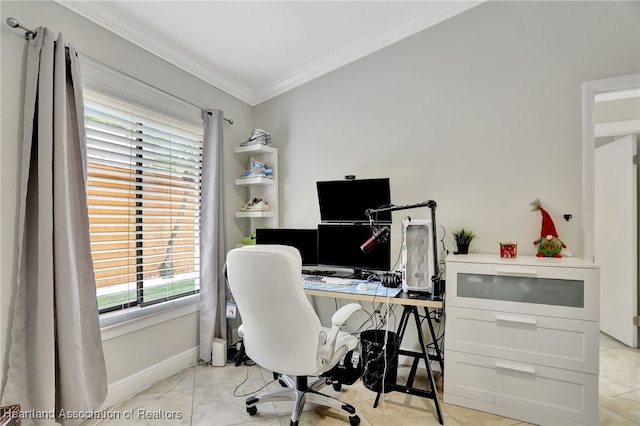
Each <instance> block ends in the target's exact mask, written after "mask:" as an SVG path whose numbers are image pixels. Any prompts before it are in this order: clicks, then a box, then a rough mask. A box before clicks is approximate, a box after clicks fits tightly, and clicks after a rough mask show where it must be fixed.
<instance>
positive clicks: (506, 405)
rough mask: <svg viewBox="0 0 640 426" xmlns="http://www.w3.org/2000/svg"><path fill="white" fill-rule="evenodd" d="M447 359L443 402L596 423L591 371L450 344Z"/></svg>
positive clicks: (545, 419)
mask: <svg viewBox="0 0 640 426" xmlns="http://www.w3.org/2000/svg"><path fill="white" fill-rule="evenodd" d="M445 359H446V360H447V362H446V363H445V374H444V378H445V383H444V402H447V403H459V402H460V401H461V400H465V401H469V402H470V403H469V404H464V405H465V406H472V407H477V408H478V409H482V410H484V411H488V412H492V413H496V414H501V413H506V412H508V413H510V414H509V415H510V416H511V417H515V418H517V419H520V420H524V421H529V422H534V423H541V424H553V425H557V424H561V423H563V422H564V423H566V424H569V423H578V424H588V425H597V424H598V376H597V375H595V374H587V373H582V372H577V371H568V370H564V369H559V368H553V367H547V366H540V365H537V364H530V363H522V362H516V361H511V360H504V359H501V358H495V357H485V356H481V355H474V354H467V353H462V352H456V351H451V350H448V349H447V351H446V353H445ZM503 415H504V414H503ZM550 419H558V420H550ZM559 420H562V421H563V422H561V421H559Z"/></svg>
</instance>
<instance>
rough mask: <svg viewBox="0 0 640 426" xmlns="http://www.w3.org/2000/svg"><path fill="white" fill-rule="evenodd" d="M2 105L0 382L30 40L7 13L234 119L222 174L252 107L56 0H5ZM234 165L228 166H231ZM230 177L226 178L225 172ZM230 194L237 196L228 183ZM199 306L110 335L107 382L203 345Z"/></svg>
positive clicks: (234, 229) (231, 227) (230, 224)
mask: <svg viewBox="0 0 640 426" xmlns="http://www.w3.org/2000/svg"><path fill="white" fill-rule="evenodd" d="M0 8H1V9H0V12H1V16H2V24H1V25H0V27H1V31H2V32H1V35H2V41H1V48H2V63H1V71H2V108H1V114H2V115H1V124H2V129H1V136H2V139H1V140H2V143H1V144H0V158H1V159H0V164H1V169H0V177H1V181H0V187H1V188H2V206H1V210H0V213H1V221H0V222H1V224H0V232H1V236H0V240H1V243H0V244H1V255H0V259H1V260H0V265H1V270H0V274H1V275H0V277H1V278H0V279H1V283H2V286H1V290H0V357H1V360H2V368H1V369H0V381H1V382H2V384H4V380H3V379H2V378H3V377H4V375H5V373H6V368H7V351H8V349H7V348H8V344H9V339H10V337H9V335H10V332H9V330H10V324H11V318H12V315H13V311H12V304H13V298H14V295H15V277H16V273H17V271H16V267H15V265H16V261H17V241H16V235H17V232H16V228H17V214H18V210H17V205H18V197H19V187H20V182H19V168H20V164H21V155H22V151H21V141H22V127H21V123H22V108H23V96H24V93H23V89H24V77H23V75H24V69H25V58H26V47H27V42H26V41H25V40H24V33H23V32H22V31H17V30H13V29H10V28H9V27H8V26H7V25H6V24H5V23H4V20H5V19H6V18H7V17H9V16H12V17H15V18H17V19H18V20H19V21H20V22H21V23H22V24H23V25H25V26H27V27H30V28H35V27H38V26H46V27H48V28H49V29H51V30H52V31H55V32H58V31H61V32H62V33H63V34H64V36H65V40H66V42H68V43H71V44H73V46H74V47H75V48H76V49H77V50H78V51H79V52H81V53H83V54H84V55H86V56H89V57H91V58H94V59H96V60H98V61H100V62H102V63H105V64H108V65H109V66H111V67H113V68H115V69H117V70H120V71H122V72H125V73H127V74H130V75H132V76H134V77H136V78H138V79H140V80H143V81H146V82H148V83H150V84H152V85H154V86H157V87H162V88H163V89H164V90H166V91H168V92H170V93H173V94H175V95H176V96H179V97H181V98H183V99H186V100H188V101H190V102H192V103H194V104H196V105H201V106H203V107H205V108H216V109H222V110H223V111H224V112H225V116H227V117H230V118H233V119H234V120H235V124H234V125H233V126H230V125H225V128H224V132H225V139H226V140H227V141H229V142H228V143H227V144H225V149H224V157H225V167H226V170H225V180H227V181H232V179H233V178H234V177H235V176H236V175H238V174H239V173H240V169H241V165H240V164H239V163H238V162H237V161H235V159H234V158H233V153H232V152H233V146H234V145H237V143H239V142H240V141H241V140H244V139H245V138H246V137H247V136H248V135H249V134H250V132H251V129H252V128H253V119H252V108H251V107H250V106H249V105H247V104H245V103H243V102H241V101H239V100H237V99H235V98H233V97H231V96H229V95H227V94H226V93H224V92H222V91H220V90H218V89H217V88H214V87H213V86H211V85H209V84H206V83H204V82H202V81H201V80H198V79H196V78H195V77H193V76H191V75H189V74H187V73H186V72H183V71H181V70H180V69H178V68H176V67H175V66H173V65H171V64H169V63H167V62H165V61H163V60H161V59H159V58H157V57H155V56H153V55H151V54H149V53H147V52H145V51H143V50H142V49H140V48H138V47H136V46H134V45H133V44H131V43H129V42H127V41H125V40H123V39H121V38H120V37H118V36H116V35H114V34H113V33H110V32H108V31H106V30H104V29H102V28H100V27H98V26H96V25H95V24H93V23H91V22H89V21H87V20H85V19H84V18H81V17H79V16H78V15H76V14H75V13H72V12H70V11H69V10H67V9H66V8H64V7H62V6H60V5H58V4H56V3H55V2H53V1H42V2H36V1H21V2H12V1H4V0H3V1H2V2H0ZM226 165H229V166H226ZM227 176H228V177H227ZM228 187H229V188H230V189H229V190H228V193H227V194H226V197H237V196H238V195H237V194H236V192H235V190H234V189H233V188H232V186H231V185H228ZM232 211H233V208H232V206H230V208H229V212H228V214H227V217H228V218H229V220H228V221H227V226H226V228H227V232H228V233H229V234H230V235H231V238H233V239H238V238H239V237H240V236H241V235H242V234H243V233H245V232H246V229H245V226H246V225H245V224H244V223H239V224H238V223H236V222H235V221H234V219H233V214H232ZM197 325H198V313H197V312H196V313H191V314H188V315H185V316H182V317H179V318H176V319H174V320H172V321H167V322H163V323H161V324H158V325H154V326H151V327H148V328H145V329H144V330H141V331H139V332H136V333H134V334H130V335H123V336H119V337H114V338H112V339H109V340H108V341H106V342H105V343H104V347H105V357H106V362H107V374H108V381H109V384H110V385H111V384H113V383H115V382H118V381H120V382H121V381H122V380H123V379H126V377H128V376H130V375H134V374H136V373H138V372H139V371H141V370H143V369H145V368H148V367H151V366H153V365H157V364H159V363H162V361H164V360H166V359H169V358H171V357H173V356H178V355H179V354H183V353H184V352H185V351H188V350H191V349H193V348H194V347H197V345H198V335H197V333H198V327H197Z"/></svg>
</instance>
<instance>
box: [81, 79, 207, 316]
mask: <svg viewBox="0 0 640 426" xmlns="http://www.w3.org/2000/svg"><path fill="white" fill-rule="evenodd" d="M85 124H86V130H87V131H86V134H87V201H88V208H89V222H90V228H89V229H90V235H91V254H92V256H93V263H94V271H95V275H96V285H97V287H98V289H99V291H98V304H99V308H100V309H101V310H104V309H106V308H113V307H118V306H120V305H123V304H126V303H132V302H133V303H138V302H139V301H138V300H137V297H138V291H137V290H136V287H137V286H138V285H140V284H142V286H143V287H144V296H143V299H144V300H143V301H142V302H145V301H146V302H148V301H150V300H155V299H166V298H167V297H173V295H174V290H173V289H172V286H173V284H174V283H178V284H180V285H181V290H179V291H186V292H188V291H191V292H192V291H194V290H197V288H199V278H198V277H199V267H200V259H199V244H200V229H199V227H200V190H201V167H202V141H203V129H202V128H197V127H194V126H192V125H190V124H188V123H184V122H181V121H180V120H176V119H174V118H171V117H166V116H163V115H161V114H158V113H156V112H153V111H149V110H146V109H144V108H140V107H138V106H135V105H132V104H128V103H126V102H122V101H119V100H116V99H111V98H109V97H107V96H104V95H99V94H95V93H93V92H91V91H90V90H85ZM140 280H141V281H140ZM184 283H186V284H184ZM123 286H124V287H123ZM167 286H168V288H167ZM185 286H186V287H185ZM189 289H191V290H189Z"/></svg>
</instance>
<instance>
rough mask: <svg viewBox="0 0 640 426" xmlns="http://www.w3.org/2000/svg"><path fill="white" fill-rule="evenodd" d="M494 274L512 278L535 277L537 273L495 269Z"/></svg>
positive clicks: (528, 270) (515, 269)
mask: <svg viewBox="0 0 640 426" xmlns="http://www.w3.org/2000/svg"><path fill="white" fill-rule="evenodd" d="M496 274H498V275H508V276H513V277H537V276H538V271H537V270H535V269H522V268H496Z"/></svg>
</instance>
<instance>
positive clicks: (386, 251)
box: [318, 223, 391, 277]
mask: <svg viewBox="0 0 640 426" xmlns="http://www.w3.org/2000/svg"><path fill="white" fill-rule="evenodd" d="M370 236H371V229H370V228H369V225H368V224H365V223H359V224H320V225H318V265H321V266H328V267H337V268H349V269H353V270H354V274H353V275H354V276H356V277H357V276H360V275H361V274H362V270H369V271H388V270H389V269H390V268H391V244H390V243H389V241H387V242H385V243H381V244H378V245H377V246H376V248H375V249H373V250H372V251H370V252H369V253H366V254H365V253H363V252H362V250H360V245H361V244H362V243H363V242H364V241H365V240H367V239H368V238H369V237H370Z"/></svg>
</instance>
